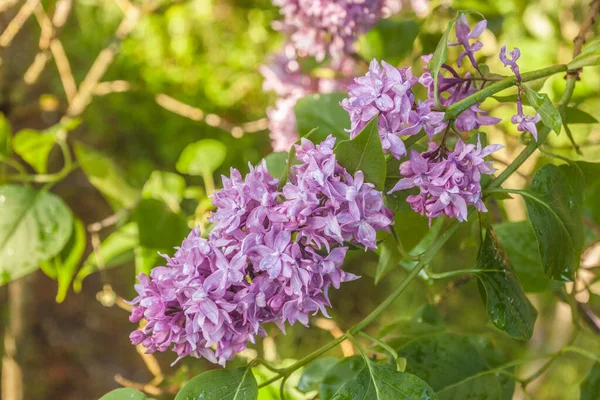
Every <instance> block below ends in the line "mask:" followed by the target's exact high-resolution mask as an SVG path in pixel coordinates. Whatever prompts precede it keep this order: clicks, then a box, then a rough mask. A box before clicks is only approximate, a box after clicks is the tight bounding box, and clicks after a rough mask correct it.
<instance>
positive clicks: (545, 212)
mask: <svg viewBox="0 0 600 400" xmlns="http://www.w3.org/2000/svg"><path fill="white" fill-rule="evenodd" d="M582 181H583V179H582V178H581V172H580V171H579V170H578V169H577V168H575V167H572V168H568V169H566V168H562V169H561V168H559V167H557V166H556V165H552V164H547V165H544V166H543V167H542V168H540V170H539V171H538V172H537V173H536V174H535V176H534V177H533V182H532V184H531V190H530V191H520V192H519V194H521V195H522V196H523V199H524V200H525V204H526V205H527V213H528V215H529V220H530V222H531V226H532V227H533V231H534V233H535V236H536V238H537V242H538V249H539V253H540V256H541V260H542V267H543V268H544V273H545V275H546V276H547V277H548V278H550V279H556V280H562V281H571V280H573V274H574V272H575V269H576V268H577V267H578V266H579V258H580V256H581V249H582V247H583V227H582V224H581V207H582V204H581V197H582V193H583V187H582V186H580V185H581V184H582Z"/></svg>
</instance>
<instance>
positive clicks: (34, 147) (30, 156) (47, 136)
mask: <svg viewBox="0 0 600 400" xmlns="http://www.w3.org/2000/svg"><path fill="white" fill-rule="evenodd" d="M55 132H56V131H55V130H49V131H47V132H38V131H35V130H33V129H23V130H22V131H19V132H18V133H17V134H16V135H15V137H14V138H13V142H12V146H13V149H14V150H15V153H17V154H18V155H19V156H21V158H22V159H23V160H25V161H26V162H27V164H29V165H31V166H32V167H33V168H34V169H35V170H36V171H37V172H38V173H40V174H44V173H46V166H47V164H48V154H50V150H52V147H54V141H55V139H56V134H55Z"/></svg>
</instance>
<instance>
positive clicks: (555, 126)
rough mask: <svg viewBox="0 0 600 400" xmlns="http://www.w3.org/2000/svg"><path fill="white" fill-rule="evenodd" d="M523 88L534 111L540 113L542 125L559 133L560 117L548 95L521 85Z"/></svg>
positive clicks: (560, 126)
mask: <svg viewBox="0 0 600 400" xmlns="http://www.w3.org/2000/svg"><path fill="white" fill-rule="evenodd" d="M523 88H524V89H525V97H526V98H527V101H528V102H529V104H530V105H531V106H532V107H533V108H534V109H535V111H537V112H538V113H539V114H540V117H541V118H542V122H543V123H544V125H546V126H547V127H548V128H550V129H552V130H553V131H554V132H556V134H557V135H560V130H561V128H562V118H561V117H560V112H558V110H557V109H556V107H554V104H552V101H551V100H550V98H549V97H548V95H547V94H545V93H538V92H536V91H535V90H532V89H530V88H528V87H527V86H525V85H523Z"/></svg>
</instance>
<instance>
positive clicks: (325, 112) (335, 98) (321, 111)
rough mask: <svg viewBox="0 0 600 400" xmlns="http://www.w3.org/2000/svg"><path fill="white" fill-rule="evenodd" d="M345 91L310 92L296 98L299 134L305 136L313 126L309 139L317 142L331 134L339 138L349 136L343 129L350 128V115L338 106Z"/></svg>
mask: <svg viewBox="0 0 600 400" xmlns="http://www.w3.org/2000/svg"><path fill="white" fill-rule="evenodd" d="M345 97H347V93H329V94H311V95H308V96H306V97H303V98H302V99H300V100H298V102H297V103H296V106H295V107H294V112H295V114H296V128H297V129H298V133H299V134H300V136H305V135H306V134H307V133H309V132H311V131H312V130H313V129H314V128H317V130H316V132H314V133H313V134H312V135H311V140H312V141H313V142H315V143H319V142H321V141H323V140H325V138H327V136H329V135H333V136H335V137H336V138H337V139H338V142H339V141H340V140H346V139H349V138H350V135H349V134H348V132H346V131H345V130H344V129H349V128H350V116H349V115H348V112H346V110H344V109H343V108H342V107H341V106H340V101H342V99H344V98H345Z"/></svg>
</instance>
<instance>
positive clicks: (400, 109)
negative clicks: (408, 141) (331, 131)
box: [340, 59, 446, 158]
mask: <svg viewBox="0 0 600 400" xmlns="http://www.w3.org/2000/svg"><path fill="white" fill-rule="evenodd" d="M417 82H418V79H417V78H416V77H413V76H412V72H411V69H410V67H408V68H403V69H398V68H396V67H394V66H392V65H390V64H388V63H386V62H385V61H382V62H381V65H380V64H379V62H378V61H377V60H375V59H374V60H372V61H371V63H370V65H369V71H368V72H367V74H366V75H365V76H361V77H358V78H355V79H354V83H352V84H350V85H349V86H348V98H346V99H344V100H342V102H341V103H340V105H341V106H342V107H343V108H344V109H345V110H346V111H348V113H349V114H350V123H351V126H350V129H349V130H348V131H349V132H350V137H351V138H354V137H356V135H358V134H359V133H360V131H362V129H363V128H364V127H365V126H366V125H367V124H368V123H369V121H370V120H371V119H372V118H373V117H375V116H376V115H379V122H378V125H379V126H378V128H379V136H380V137H381V143H382V147H383V150H384V151H385V152H388V153H391V154H392V155H393V156H394V157H395V158H400V157H402V156H404V155H406V148H405V146H404V142H403V141H402V140H401V137H402V136H409V135H415V134H417V133H419V131H421V129H424V130H425V132H427V134H428V135H429V137H430V138H431V137H433V135H435V134H436V133H438V132H441V131H442V130H443V129H444V128H445V126H446V125H445V123H444V122H443V118H444V113H443V112H438V111H432V110H431V107H432V106H433V103H432V102H431V101H430V100H427V101H425V102H419V103H418V104H417V103H415V97H414V95H413V91H412V87H413V86H414V85H415V84H416V83H417Z"/></svg>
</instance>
